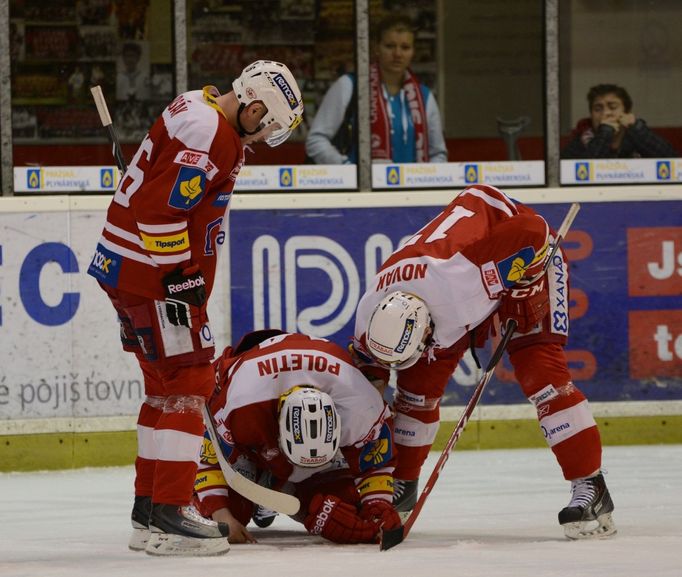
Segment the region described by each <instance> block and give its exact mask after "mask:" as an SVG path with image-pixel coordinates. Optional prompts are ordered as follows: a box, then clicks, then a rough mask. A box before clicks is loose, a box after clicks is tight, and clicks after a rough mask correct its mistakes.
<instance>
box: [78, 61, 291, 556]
mask: <svg viewBox="0 0 682 577" xmlns="http://www.w3.org/2000/svg"><path fill="white" fill-rule="evenodd" d="M232 88H233V90H232V91H231V92H228V93H227V94H224V95H220V93H219V92H218V90H217V89H216V88H215V87H213V86H207V87H206V88H204V89H203V90H193V91H191V92H185V93H184V94H181V95H179V96H178V97H177V98H175V100H173V102H171V104H169V105H168V107H166V109H165V110H164V111H163V113H162V114H161V116H160V117H159V118H158V119H157V120H156V122H155V123H154V125H153V126H152V127H151V129H150V131H149V133H148V134H147V136H145V138H144V140H143V141H142V144H141V145H140V147H139V149H138V150H137V153H136V154H135V156H134V158H133V160H132V162H131V164H130V167H129V168H128V170H127V171H126V172H125V174H124V175H123V178H122V179H121V183H120V185H119V187H118V189H117V190H116V192H115V194H114V197H113V200H112V202H111V205H110V206H109V210H108V212H107V219H106V224H105V225H104V230H103V231H102V236H101V238H100V241H99V244H98V245H97V250H96V252H95V256H94V258H93V260H92V263H91V265H90V268H89V270H88V272H89V274H91V275H92V276H94V277H95V278H96V279H97V280H98V281H99V282H100V285H101V286H102V288H103V289H104V290H105V291H106V293H107V295H108V296H109V298H110V299H111V302H112V304H113V305H114V308H115V309H116V312H117V314H118V317H119V320H120V326H121V340H122V342H123V348H124V349H125V350H126V351H130V352H132V353H134V354H135V355H136V357H137V360H138V361H139V364H140V367H141V369H142V373H143V375H144V387H145V395H146V398H145V401H144V403H143V404H142V407H141V409H140V414H139V417H138V421H137V425H138V427H137V433H138V436H137V440H138V453H137V460H136V461H135V503H134V507H133V512H132V522H133V529H134V531H133V535H132V538H131V540H130V544H129V546H130V548H131V549H133V550H144V549H146V551H147V553H149V554H151V555H218V554H221V553H225V552H226V551H227V550H228V549H229V544H228V540H227V532H228V527H227V525H224V524H219V523H216V522H214V521H211V520H208V519H204V518H203V517H201V516H200V515H199V514H198V513H197V511H196V510H195V509H194V508H193V507H190V500H191V498H192V493H193V485H194V477H195V474H196V469H197V460H198V459H197V457H198V455H199V450H200V448H201V443H202V439H203V432H204V424H203V419H202V408H203V406H204V403H205V401H206V399H208V397H209V396H210V395H211V394H212V393H213V387H214V383H215V381H214V374H213V367H212V365H211V360H212V359H213V356H214V354H215V349H214V344H213V337H212V335H211V327H210V325H209V322H208V316H207V314H206V306H207V301H208V298H209V296H210V294H211V289H212V288H213V280H214V276H215V269H216V260H217V254H218V248H219V246H220V245H222V243H223V239H224V236H225V226H226V224H227V219H226V213H227V210H228V206H229V203H230V198H231V195H232V189H233V188H234V183H235V180H236V178H237V175H238V174H239V170H240V169H241V166H242V164H243V162H244V152H243V147H244V145H245V144H247V143H248V142H253V141H258V140H265V142H266V143H267V144H269V145H270V146H276V145H277V144H279V143H281V142H283V141H284V140H286V138H287V137H288V136H289V134H291V131H292V130H293V129H294V128H295V127H296V126H297V125H298V123H299V122H300V121H301V117H302V114H303V104H302V101H301V94H300V91H299V89H298V86H297V84H296V80H295V79H294V77H293V76H292V74H291V72H290V71H289V69H288V68H287V67H286V66H284V65H283V64H279V63H277V62H271V61H266V60H259V61H257V62H254V63H253V64H251V65H250V66H248V67H247V68H245V69H244V70H243V72H242V74H241V76H240V77H239V78H237V79H236V80H235V81H234V83H233V84H232ZM150 530H151V536H150ZM147 540H148V541H149V542H148V543H147Z"/></svg>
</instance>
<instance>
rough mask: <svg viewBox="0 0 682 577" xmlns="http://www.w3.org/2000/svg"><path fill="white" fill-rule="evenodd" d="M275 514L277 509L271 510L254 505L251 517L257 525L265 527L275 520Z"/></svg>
mask: <svg viewBox="0 0 682 577" xmlns="http://www.w3.org/2000/svg"><path fill="white" fill-rule="evenodd" d="M277 515H278V513H277V511H272V510H271V509H267V508H265V507H263V506H262V505H254V508H253V516H252V517H251V519H253V522H254V523H255V524H256V526H257V527H260V528H261V529H265V528H266V527H269V526H270V525H272V522H273V521H274V520H275V517H277Z"/></svg>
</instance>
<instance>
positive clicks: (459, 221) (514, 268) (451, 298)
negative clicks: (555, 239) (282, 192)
mask: <svg viewBox="0 0 682 577" xmlns="http://www.w3.org/2000/svg"><path fill="white" fill-rule="evenodd" d="M548 240H549V227H548V225H547V223H546V222H545V220H544V219H543V218H542V217H541V216H539V215H537V214H536V213H535V212H534V211H532V210H531V209H530V208H528V207H526V206H524V205H521V204H517V203H515V202H514V201H513V200H511V199H510V198H509V197H507V196H506V195H505V194H504V193H503V192H501V191H500V190H498V189H497V188H495V187H492V186H484V185H474V186H471V187H469V188H467V189H465V190H463V191H462V192H460V193H459V194H458V195H457V197H455V199H454V200H453V201H452V202H451V203H450V204H449V205H448V206H447V207H446V208H445V210H443V212H441V213H440V214H439V215H438V216H437V217H436V218H434V219H433V220H432V221H431V222H429V223H428V224H427V225H426V226H424V227H423V228H422V229H421V230H420V231H419V232H417V234H415V235H414V236H413V237H412V238H410V239H409V240H408V241H407V242H406V243H405V245H403V246H402V247H401V248H399V249H398V250H396V251H395V252H394V253H393V254H392V255H391V256H390V257H389V258H388V259H387V260H386V262H385V263H384V264H383V265H382V267H381V269H380V270H379V272H378V273H377V274H376V276H375V277H374V279H370V280H368V283H367V287H368V288H367V291H366V292H365V294H364V295H363V297H362V298H361V299H360V303H359V305H358V309H357V313H356V319H355V338H356V339H357V340H358V341H360V343H364V336H365V332H366V330H367V325H368V323H369V319H370V317H371V315H372V313H373V312H374V309H375V307H376V306H377V305H378V304H379V302H380V301H381V299H383V298H384V297H385V296H386V295H387V294H389V293H392V292H393V291H396V290H401V291H404V292H408V293H412V294H415V295H417V296H418V297H419V298H421V299H422V300H424V301H425V302H426V304H427V306H428V308H429V311H430V313H431V317H432V320H433V323H434V335H433V344H432V349H433V350H439V349H441V350H442V349H448V348H449V347H451V346H453V345H454V344H455V343H457V341H459V340H460V339H461V338H462V337H463V336H464V335H466V334H467V332H468V331H469V330H471V329H473V328H474V327H476V326H478V325H479V324H481V323H482V322H483V321H484V320H485V319H487V318H488V317H489V316H490V315H491V314H492V313H493V312H494V311H495V310H496V309H497V308H498V306H499V302H500V301H499V297H500V296H501V295H502V293H503V292H504V291H506V290H507V289H509V288H511V287H513V286H514V285H515V284H516V283H517V282H518V281H519V280H521V278H523V277H524V276H525V275H527V274H529V275H530V274H533V273H534V272H535V271H536V269H538V268H541V265H542V262H544V258H545V257H546V256H547V247H548Z"/></svg>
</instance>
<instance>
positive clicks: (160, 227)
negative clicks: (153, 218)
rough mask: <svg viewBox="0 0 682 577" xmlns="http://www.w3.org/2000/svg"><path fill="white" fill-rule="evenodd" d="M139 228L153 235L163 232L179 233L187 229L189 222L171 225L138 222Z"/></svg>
mask: <svg viewBox="0 0 682 577" xmlns="http://www.w3.org/2000/svg"><path fill="white" fill-rule="evenodd" d="M137 228H139V229H140V230H142V231H144V232H150V233H152V234H158V233H162V232H177V231H180V230H185V229H186V228H187V221H186V220H183V221H182V222H173V223H171V224H144V223H142V222H138V223H137Z"/></svg>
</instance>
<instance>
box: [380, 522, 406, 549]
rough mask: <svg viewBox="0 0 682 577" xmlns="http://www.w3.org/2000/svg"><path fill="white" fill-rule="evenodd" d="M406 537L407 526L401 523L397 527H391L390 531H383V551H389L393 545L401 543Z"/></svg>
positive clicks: (381, 547) (381, 546)
mask: <svg viewBox="0 0 682 577" xmlns="http://www.w3.org/2000/svg"><path fill="white" fill-rule="evenodd" d="M403 539H405V526H404V525H401V526H400V527H397V528H396V529H389V530H388V531H382V532H381V545H380V550H381V551H387V550H388V549H390V548H391V547H395V546H396V545H400V543H402V542H403Z"/></svg>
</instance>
